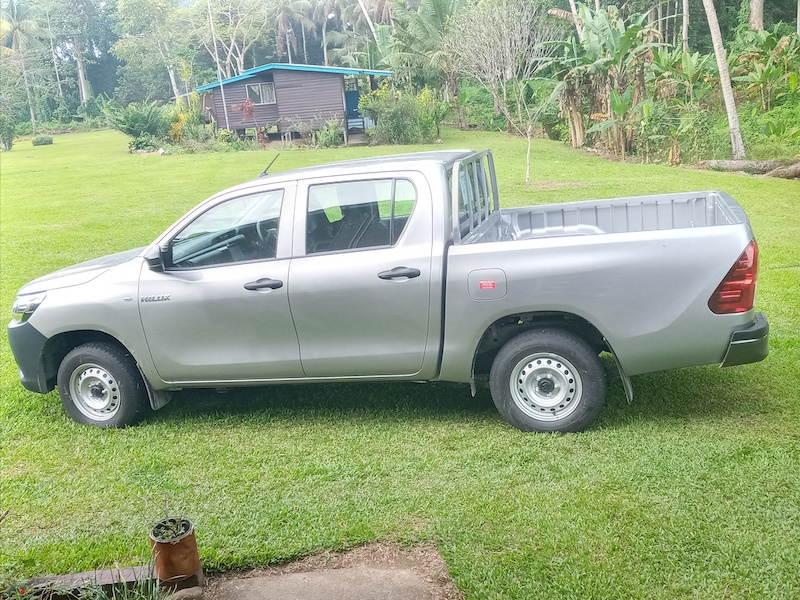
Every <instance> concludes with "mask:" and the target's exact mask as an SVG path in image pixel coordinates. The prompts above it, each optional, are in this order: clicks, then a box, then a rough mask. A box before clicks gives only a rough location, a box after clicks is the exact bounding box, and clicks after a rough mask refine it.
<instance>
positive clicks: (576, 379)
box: [489, 329, 606, 432]
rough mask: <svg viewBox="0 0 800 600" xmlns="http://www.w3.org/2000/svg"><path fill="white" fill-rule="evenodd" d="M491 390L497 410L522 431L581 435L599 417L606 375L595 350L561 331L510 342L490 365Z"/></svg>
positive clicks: (537, 332)
mask: <svg viewBox="0 0 800 600" xmlns="http://www.w3.org/2000/svg"><path fill="white" fill-rule="evenodd" d="M489 387H490V389H491V393H492V400H493V401H494V404H495V406H496V407H497V410H498V411H500V414H501V415H503V417H504V418H505V419H506V421H508V422H509V423H510V424H511V425H513V426H514V427H516V428H517V429H521V430H522V431H541V432H556V431H558V432H570V431H581V430H583V429H585V428H586V427H588V426H589V425H591V424H592V422H593V421H594V420H595V419H596V418H597V416H598V415H599V414H600V410H601V409H602V407H603V401H604V400H605V395H606V377H605V370H604V369H603V365H602V364H601V362H600V359H599V357H598V356H597V352H595V351H594V350H593V349H592V347H591V346H590V345H589V344H587V343H586V342H585V341H584V340H583V339H581V338H580V337H578V336H577V335H575V334H573V333H571V332H568V331H564V330H561V329H538V330H532V331H528V332H526V333H523V334H520V335H518V336H517V337H515V338H513V339H511V340H510V341H509V342H508V343H507V344H506V345H505V346H503V347H502V348H501V349H500V352H498V353H497V356H496V357H495V359H494V362H493V363H492V370H491V374H490V376H489Z"/></svg>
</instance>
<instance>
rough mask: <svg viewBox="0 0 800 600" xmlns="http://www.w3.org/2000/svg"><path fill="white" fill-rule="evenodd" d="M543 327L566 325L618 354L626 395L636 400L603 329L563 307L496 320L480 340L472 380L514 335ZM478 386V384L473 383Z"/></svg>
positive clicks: (489, 365)
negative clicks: (557, 309) (565, 310)
mask: <svg viewBox="0 0 800 600" xmlns="http://www.w3.org/2000/svg"><path fill="white" fill-rule="evenodd" d="M540 327H554V328H558V329H564V330H566V331H569V332H571V333H574V334H575V335H577V336H579V337H581V338H582V339H584V340H586V341H587V342H588V343H589V344H590V345H591V346H592V348H594V349H595V350H596V351H597V353H598V354H599V353H600V352H604V351H605V352H609V353H610V354H611V355H612V356H613V357H614V363H615V364H616V366H617V370H618V371H619V375H620V377H621V378H622V384H623V388H624V390H625V396H626V397H627V399H628V401H629V402H631V401H633V385H632V383H631V380H630V377H628V375H626V374H625V371H624V369H623V368H622V364H621V363H620V362H619V359H618V358H617V355H616V353H615V352H614V349H613V348H612V347H611V344H610V343H609V342H608V340H607V339H606V337H605V336H604V335H603V333H602V332H601V331H600V330H599V329H598V328H597V327H595V325H594V324H592V323H591V322H589V321H587V320H586V319H584V318H583V317H580V316H578V315H576V314H573V313H569V312H560V311H528V312H519V313H513V314H510V315H506V316H504V317H501V318H499V319H497V320H496V321H494V322H493V323H492V324H491V325H489V327H487V328H486V331H484V332H483V335H482V336H481V338H480V341H479V342H478V346H477V348H476V349H475V354H474V356H473V360H472V380H473V382H474V379H475V376H476V375H485V374H488V373H489V371H490V370H491V368H492V362H494V358H495V356H497V353H498V352H499V351H500V348H502V347H503V345H505V343H506V342H508V341H509V340H510V339H512V338H513V337H516V336H517V335H519V334H521V333H524V332H526V331H530V330H531V329H535V328H540ZM473 387H474V386H473Z"/></svg>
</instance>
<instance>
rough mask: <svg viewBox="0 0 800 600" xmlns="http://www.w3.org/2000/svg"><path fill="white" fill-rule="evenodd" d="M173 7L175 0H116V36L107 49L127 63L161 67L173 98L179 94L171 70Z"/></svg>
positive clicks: (173, 44)
mask: <svg viewBox="0 0 800 600" xmlns="http://www.w3.org/2000/svg"><path fill="white" fill-rule="evenodd" d="M176 10H177V4H176V2H175V0H119V1H118V3H117V18H116V27H117V33H119V35H120V39H119V40H117V41H116V43H115V44H114V45H113V46H112V48H111V51H112V52H113V53H114V54H115V55H116V56H118V57H119V58H121V59H123V60H125V61H127V62H128V63H134V62H135V63H136V64H137V66H140V67H141V66H159V67H162V68H163V69H165V70H166V72H167V75H168V76H169V81H170V86H171V87H172V95H173V96H174V97H175V98H176V99H177V98H178V97H179V96H180V95H181V93H180V90H179V88H178V80H177V77H176V71H175V66H176V62H177V57H176V55H175V51H174V49H175V48H176V46H177V40H176V37H177V35H176V24H175V15H176Z"/></svg>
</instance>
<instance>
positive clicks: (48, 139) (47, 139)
mask: <svg viewBox="0 0 800 600" xmlns="http://www.w3.org/2000/svg"><path fill="white" fill-rule="evenodd" d="M31 143H32V144H33V145H34V146H49V145H50V144H52V143H53V136H52V135H37V136H36V137H35V138H33V140H32V141H31Z"/></svg>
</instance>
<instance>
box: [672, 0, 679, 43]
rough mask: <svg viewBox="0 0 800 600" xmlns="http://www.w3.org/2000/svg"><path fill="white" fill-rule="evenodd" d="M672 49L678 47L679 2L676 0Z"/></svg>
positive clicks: (673, 14)
mask: <svg viewBox="0 0 800 600" xmlns="http://www.w3.org/2000/svg"><path fill="white" fill-rule="evenodd" d="M672 47H673V48H677V47H678V0H675V10H674V12H673V13H672Z"/></svg>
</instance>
